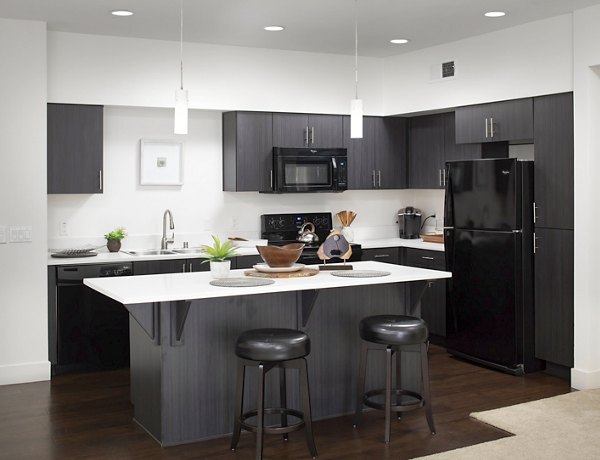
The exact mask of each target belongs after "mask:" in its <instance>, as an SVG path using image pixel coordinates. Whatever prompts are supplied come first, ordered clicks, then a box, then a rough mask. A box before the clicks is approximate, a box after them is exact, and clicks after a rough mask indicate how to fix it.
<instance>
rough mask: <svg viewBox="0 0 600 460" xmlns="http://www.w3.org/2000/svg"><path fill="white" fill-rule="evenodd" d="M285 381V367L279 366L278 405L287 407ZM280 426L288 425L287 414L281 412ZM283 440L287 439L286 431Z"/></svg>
mask: <svg viewBox="0 0 600 460" xmlns="http://www.w3.org/2000/svg"><path fill="white" fill-rule="evenodd" d="M286 390H287V389H286V383H285V367H283V366H281V367H280V368H279V407H281V408H285V407H287V391H286ZM281 426H282V427H284V426H288V424H287V414H286V413H282V414H281ZM283 440H284V441H287V440H288V433H284V435H283Z"/></svg>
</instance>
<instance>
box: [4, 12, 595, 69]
mask: <svg viewBox="0 0 600 460" xmlns="http://www.w3.org/2000/svg"><path fill="white" fill-rule="evenodd" d="M599 3H600V0H358V10H357V11H358V28H359V54H360V55H361V56H373V57H385V56H391V55H395V54H401V53H404V52H408V51H414V50H416V49H420V48H426V47H429V46H434V45H438V44H441V43H446V42H451V41H455V40H459V39H461V38H466V37H470V36H474V35H479V34H483V33H486V32H490V31H494V30H499V29H503V28H507V27H511V26H515V25H518V24H523V23H526V22H531V21H535V20H538V19H543V18H548V17H552V16H558V15H561V14H565V13H568V12H571V11H573V10H576V9H579V8H584V7H586V6H590V5H595V4H599ZM354 4H355V2H354V0H301V1H298V0H293V1H292V0H220V1H219V0H183V5H184V18H185V19H184V41H191V42H202V43H213V44H224V45H238V46H251V47H259V48H275V49H285V50H296V51H309V52H319V53H336V54H354ZM114 9H128V10H131V11H133V12H134V13H135V14H134V15H133V16H131V17H128V18H119V17H114V16H112V15H111V14H110V11H112V10H114ZM496 10H502V11H506V12H507V16H505V17H504V18H499V19H488V18H485V17H484V16H483V13H484V12H486V11H496ZM0 17H5V18H14V19H32V20H40V21H45V22H47V23H48V29H49V30H56V31H64V32H75V33H86V34H99V35H118V36H125V37H139V38H151V39H159V40H179V0H0ZM274 24H275V25H282V26H285V27H286V29H285V31H283V32H266V31H264V30H263V27H264V26H266V25H274ZM392 38H408V39H410V43H409V44H408V45H392V44H391V43H389V40H390V39H392Z"/></svg>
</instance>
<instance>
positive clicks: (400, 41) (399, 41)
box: [390, 38, 408, 45]
mask: <svg viewBox="0 0 600 460" xmlns="http://www.w3.org/2000/svg"><path fill="white" fill-rule="evenodd" d="M390 43H393V44H394V45H404V44H405V43H408V40H407V39H406V38H394V39H393V40H390Z"/></svg>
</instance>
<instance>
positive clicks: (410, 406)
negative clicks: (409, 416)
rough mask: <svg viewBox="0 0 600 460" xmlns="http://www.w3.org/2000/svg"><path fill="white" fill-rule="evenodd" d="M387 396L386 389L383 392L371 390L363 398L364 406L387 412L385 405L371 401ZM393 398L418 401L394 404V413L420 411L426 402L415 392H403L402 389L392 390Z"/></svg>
mask: <svg viewBox="0 0 600 460" xmlns="http://www.w3.org/2000/svg"><path fill="white" fill-rule="evenodd" d="M380 395H383V396H385V388H384V389H381V390H371V391H367V392H366V393H365V394H364V396H363V400H362V402H363V404H364V405H365V406H368V407H372V408H373V409H379V410H385V403H384V404H381V403H377V402H375V401H371V399H370V398H372V397H374V396H380ZM392 396H411V397H413V398H415V399H416V401H414V402H410V403H406V404H400V405H399V404H396V403H395V402H392V408H391V409H392V412H409V411H411V410H415V409H419V408H421V407H423V406H424V405H425V400H424V399H423V396H422V395H421V394H419V393H417V392H415V391H410V390H402V389H396V388H394V389H392Z"/></svg>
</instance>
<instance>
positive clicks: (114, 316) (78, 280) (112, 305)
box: [50, 263, 133, 375]
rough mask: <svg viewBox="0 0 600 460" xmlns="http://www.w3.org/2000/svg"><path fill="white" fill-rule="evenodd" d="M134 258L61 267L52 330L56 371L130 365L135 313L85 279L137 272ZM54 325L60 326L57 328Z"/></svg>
mask: <svg viewBox="0 0 600 460" xmlns="http://www.w3.org/2000/svg"><path fill="white" fill-rule="evenodd" d="M132 273H133V270H132V265H131V263H119V264H104V265H68V266H67V265H65V266H58V267H57V268H56V311H55V312H54V315H51V316H50V321H51V322H52V321H54V322H55V324H54V325H52V324H51V327H50V331H53V330H54V331H55V333H53V334H51V336H50V347H51V353H50V355H51V357H54V359H51V361H52V374H53V375H57V374H65V373H71V372H88V371H96V370H106V369H117V368H123V367H128V366H129V314H128V312H127V310H126V309H125V307H124V306H123V305H122V304H120V303H118V302H116V301H114V300H112V299H110V298H108V297H106V296H104V295H103V294H100V293H99V292H97V291H94V290H93V289H90V288H88V287H87V286H85V285H84V284H83V279H84V278H101V277H107V276H130V275H132ZM52 326H54V327H52Z"/></svg>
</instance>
